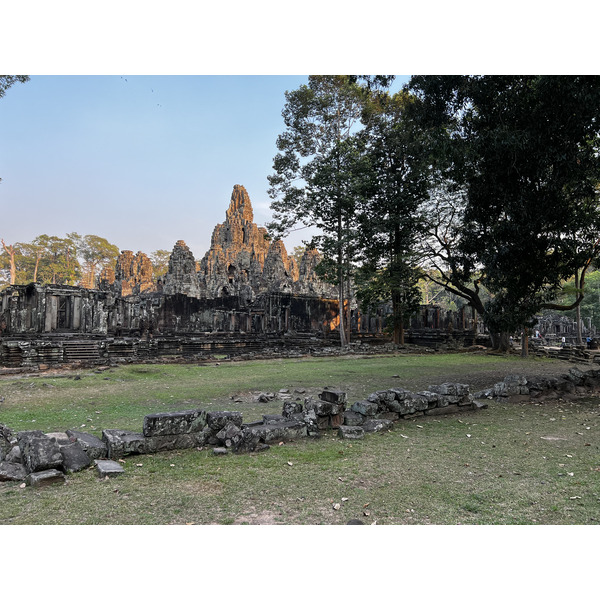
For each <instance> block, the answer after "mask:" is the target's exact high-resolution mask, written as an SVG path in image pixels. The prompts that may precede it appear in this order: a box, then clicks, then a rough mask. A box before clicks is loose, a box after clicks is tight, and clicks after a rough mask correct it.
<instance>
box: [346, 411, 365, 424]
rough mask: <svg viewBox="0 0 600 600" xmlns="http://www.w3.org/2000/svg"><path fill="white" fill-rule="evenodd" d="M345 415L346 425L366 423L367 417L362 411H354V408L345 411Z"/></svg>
mask: <svg viewBox="0 0 600 600" xmlns="http://www.w3.org/2000/svg"><path fill="white" fill-rule="evenodd" d="M343 415H344V425H348V426H350V427H355V426H357V425H362V423H364V421H365V419H366V417H365V415H361V414H360V413H357V412H354V411H353V410H347V411H345V412H344V413H343Z"/></svg>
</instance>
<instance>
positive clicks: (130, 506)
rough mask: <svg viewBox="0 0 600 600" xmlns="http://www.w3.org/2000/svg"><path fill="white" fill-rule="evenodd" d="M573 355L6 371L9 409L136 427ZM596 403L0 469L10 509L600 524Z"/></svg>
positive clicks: (250, 413) (4, 506) (90, 425)
mask: <svg viewBox="0 0 600 600" xmlns="http://www.w3.org/2000/svg"><path fill="white" fill-rule="evenodd" d="M569 366H572V365H568V364H566V365H565V364H564V363H561V362H560V361H554V362H553V361H550V360H547V359H546V360H543V359H538V360H535V359H530V360H528V361H522V360H520V359H518V358H510V357H493V356H487V355H471V354H443V355H437V354H430V355H424V356H419V355H397V356H389V355H387V356H378V357H362V358H360V357H354V358H341V359H340V358H322V359H314V358H307V359H293V360H292V359H289V360H283V359H282V360H271V361H254V362H231V363H221V365H219V366H215V365H196V364H185V365H127V366H120V367H117V368H111V369H110V370H106V371H101V372H94V371H79V372H73V371H63V372H61V373H58V374H57V373H53V374H49V375H47V376H44V377H20V378H14V377H13V378H8V377H5V378H3V379H1V380H0V396H4V398H5V401H4V402H3V403H2V404H1V405H0V422H2V423H4V424H6V425H8V426H9V427H11V428H12V429H13V430H17V431H18V430H25V429H42V430H43V431H45V432H51V431H64V430H65V429H68V428H74V429H80V430H83V431H88V432H90V433H96V434H97V435H101V431H102V429H104V428H124V429H131V430H134V431H141V427H142V422H143V417H144V415H146V414H149V413H152V412H161V411H166V410H177V409H186V408H193V407H202V408H205V409H207V410H238V411H240V412H242V413H243V414H244V421H246V422H248V421H252V420H254V419H256V418H260V417H261V415H263V414H275V413H280V412H281V406H280V403H279V402H272V403H268V404H260V403H257V402H253V401H251V398H252V395H251V394H250V392H258V391H272V392H276V391H278V390H279V389H281V388H288V389H290V390H291V391H293V390H294V389H300V388H301V389H304V390H306V392H305V393H303V394H300V395H301V396H305V395H307V394H309V393H312V394H316V393H318V391H319V390H320V389H322V388H323V387H324V386H330V387H339V388H341V389H343V390H346V391H347V392H348V396H349V400H350V402H354V401H355V400H359V399H363V398H365V397H366V395H367V394H368V393H370V392H372V391H375V390H377V389H387V388H390V387H406V388H408V389H412V390H414V391H419V390H422V389H426V388H427V386H428V385H430V384H434V383H441V382H444V381H453V382H459V383H470V384H471V385H472V390H477V389H481V388H483V387H487V386H489V385H491V384H492V383H493V382H495V381H499V380H501V379H502V378H503V377H504V375H505V374H508V373H510V372H527V373H532V374H533V373H536V372H546V373H551V372H555V373H558V372H562V371H564V370H565V369H566V368H568V367H569ZM75 376H78V377H79V378H77V379H76V378H75ZM599 414H600V409H599V401H598V400H597V399H584V398H582V399H578V400H576V401H567V400H563V401H547V402H542V403H527V404H498V403H490V405H489V408H488V409H486V410H481V411H477V412H473V413H461V414H459V415H458V416H456V415H449V416H445V417H437V418H432V417H426V418H422V419H416V420H412V421H407V420H403V421H400V422H397V423H396V426H395V428H394V429H393V430H392V431H391V432H387V433H385V434H370V435H367V436H366V437H365V439H364V440H360V441H352V442H350V441H348V440H340V439H339V438H338V437H337V436H336V435H335V434H334V433H333V432H330V433H327V434H325V435H323V437H321V438H320V439H316V440H315V439H305V440H301V441H296V442H293V443H289V442H288V443H285V444H282V445H279V446H274V447H272V448H271V449H270V450H269V451H267V452H262V453H256V454H240V455H234V454H229V455H227V456H224V457H216V456H213V454H212V452H211V451H210V450H202V451H198V450H185V451H177V452H166V453H160V454H155V455H144V456H132V457H127V458H125V459H124V461H125V464H124V467H125V470H126V473H125V474H124V475H123V476H121V477H120V478H117V479H111V480H108V481H103V480H99V479H98V478H97V477H96V475H95V472H94V470H93V469H90V470H86V471H84V472H81V473H77V474H74V475H69V476H68V477H67V480H68V482H67V484H66V485H60V486H52V487H47V488H42V489H33V488H29V487H27V488H21V487H19V485H18V484H14V483H0V524H140V525H145V524H189V523H194V524H258V523H268V524H343V523H346V522H347V521H348V520H349V519H360V520H362V521H363V522H365V523H367V524H370V523H373V522H376V523H377V524H383V525H392V524H448V525H452V524H547V525H552V524H571V525H573V524H584V525H589V524H596V523H598V520H600V453H599V448H600V438H599V435H598V416H599ZM334 505H335V508H334ZM337 505H339V508H338V507H337Z"/></svg>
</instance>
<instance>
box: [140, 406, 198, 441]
mask: <svg viewBox="0 0 600 600" xmlns="http://www.w3.org/2000/svg"><path fill="white" fill-rule="evenodd" d="M205 425H206V411H205V410H202V409H196V410H182V411H178V412H166V413H156V414H153V415H146V416H145V417H144V426H143V433H144V435H145V436H147V437H148V436H154V435H180V434H182V433H197V432H200V431H202V430H203V429H204V426H205Z"/></svg>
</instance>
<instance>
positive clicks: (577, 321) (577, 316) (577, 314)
mask: <svg viewBox="0 0 600 600" xmlns="http://www.w3.org/2000/svg"><path fill="white" fill-rule="evenodd" d="M580 285H581V281H580V278H579V270H577V272H576V273H575V289H576V290H577V296H576V297H577V298H579V296H580V295H581V292H580V290H579V286H580ZM575 324H576V327H577V343H578V344H579V345H581V344H583V340H582V338H581V304H578V305H577V308H576V309H575Z"/></svg>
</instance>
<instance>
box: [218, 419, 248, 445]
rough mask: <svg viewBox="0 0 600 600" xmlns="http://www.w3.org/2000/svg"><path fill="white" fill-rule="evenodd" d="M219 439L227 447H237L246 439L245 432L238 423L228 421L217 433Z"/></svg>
mask: <svg viewBox="0 0 600 600" xmlns="http://www.w3.org/2000/svg"><path fill="white" fill-rule="evenodd" d="M217 439H219V440H220V441H221V443H222V444H224V445H225V446H227V448H231V447H232V446H233V447H237V446H239V445H240V444H241V443H242V441H243V439H244V432H243V431H242V430H241V429H240V428H239V427H238V426H237V425H235V424H233V423H228V424H227V425H225V427H223V429H221V431H219V433H217Z"/></svg>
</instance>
